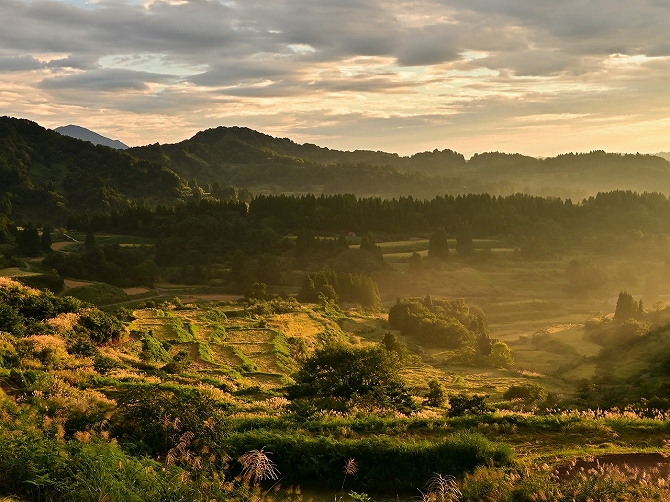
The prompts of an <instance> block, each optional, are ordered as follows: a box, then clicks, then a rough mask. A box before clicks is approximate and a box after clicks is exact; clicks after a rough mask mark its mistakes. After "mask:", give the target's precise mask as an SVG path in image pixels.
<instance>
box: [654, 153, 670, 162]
mask: <svg viewBox="0 0 670 502" xmlns="http://www.w3.org/2000/svg"><path fill="white" fill-rule="evenodd" d="M656 156H657V157H662V158H664V159H665V160H669V161H670V152H658V153H657V154H656Z"/></svg>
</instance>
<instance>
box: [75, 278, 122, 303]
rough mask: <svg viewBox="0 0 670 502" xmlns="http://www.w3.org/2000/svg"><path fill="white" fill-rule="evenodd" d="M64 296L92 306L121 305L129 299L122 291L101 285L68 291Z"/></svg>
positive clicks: (80, 287) (107, 285)
mask: <svg viewBox="0 0 670 502" xmlns="http://www.w3.org/2000/svg"><path fill="white" fill-rule="evenodd" d="M65 294H66V295H67V296H72V297H74V298H77V299H79V300H82V301H85V302H88V303H92V304H93V305H109V304H112V303H122V302H125V301H128V300H129V299H130V297H129V296H128V295H127V294H126V293H125V292H124V291H123V290H122V289H120V288H117V287H115V286H110V285H109V284H103V283H97V284H91V285H90V286H79V287H77V288H72V289H68V290H67V291H66V293H65Z"/></svg>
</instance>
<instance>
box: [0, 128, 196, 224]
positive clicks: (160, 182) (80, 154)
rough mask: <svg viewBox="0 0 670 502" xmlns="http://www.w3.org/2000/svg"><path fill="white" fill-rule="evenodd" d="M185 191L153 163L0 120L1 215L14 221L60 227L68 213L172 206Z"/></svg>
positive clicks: (56, 134)
mask: <svg viewBox="0 0 670 502" xmlns="http://www.w3.org/2000/svg"><path fill="white" fill-rule="evenodd" d="M184 189H185V184H184V182H183V181H182V180H181V179H180V178H179V176H177V175H176V174H175V173H174V172H172V171H170V170H169V169H167V168H165V167H163V166H161V165H159V164H157V163H154V162H149V161H146V160H138V159H135V158H133V157H131V156H129V155H127V154H125V153H122V152H120V151H117V150H114V149H112V148H109V147H105V146H96V145H93V144H92V143H90V142H88V141H82V140H79V139H75V138H71V137H68V136H63V135H61V134H58V133H56V132H54V131H51V130H48V129H45V128H43V127H41V126H39V125H38V124H36V123H34V122H31V121H28V120H23V119H16V118H10V117H0V201H2V207H1V208H0V211H1V212H3V213H5V214H9V213H11V214H12V217H13V219H16V220H19V221H20V220H24V221H26V220H35V221H43V220H47V221H51V222H53V223H58V222H62V223H64V221H65V218H66V217H67V214H68V211H69V210H78V211H81V210H92V211H108V210H109V209H111V208H123V207H126V206H127V205H128V204H129V203H131V202H132V201H139V200H146V201H147V202H148V203H154V204H155V203H174V202H175V201H176V200H177V197H178V196H179V195H180V193H181V191H183V190H184Z"/></svg>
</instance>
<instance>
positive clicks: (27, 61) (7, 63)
mask: <svg viewBox="0 0 670 502" xmlns="http://www.w3.org/2000/svg"><path fill="white" fill-rule="evenodd" d="M43 67H44V64H43V63H42V62H41V61H40V60H39V59H36V58H34V57H32V56H0V72H14V71H30V70H40V69H42V68H43Z"/></svg>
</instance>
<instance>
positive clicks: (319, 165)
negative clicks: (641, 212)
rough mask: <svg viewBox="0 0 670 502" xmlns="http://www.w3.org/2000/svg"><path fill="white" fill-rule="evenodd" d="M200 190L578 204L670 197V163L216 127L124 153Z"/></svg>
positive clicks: (617, 156)
mask: <svg viewBox="0 0 670 502" xmlns="http://www.w3.org/2000/svg"><path fill="white" fill-rule="evenodd" d="M128 152H129V153H130V154H131V155H134V156H136V157H138V158H142V159H146V160H150V161H153V162H159V163H161V164H163V165H166V166H168V167H169V168H170V169H172V170H173V171H175V172H176V173H177V174H179V175H180V176H181V177H182V178H184V179H188V180H195V181H196V182H198V183H200V184H201V185H203V186H204V185H206V184H211V183H216V182H218V183H222V184H224V185H234V186H237V187H244V188H249V189H251V190H252V191H256V192H259V193H278V192H312V193H322V192H325V193H334V192H339V193H354V194H356V195H381V196H387V197H388V196H393V197H395V196H400V195H412V196H414V197H433V196H435V195H444V194H445V193H450V194H454V195H455V194H461V193H476V192H488V193H491V194H493V195H500V194H508V193H512V192H520V191H523V192H527V193H530V194H537V195H555V196H561V197H571V198H574V199H577V200H578V199H581V198H583V197H585V196H588V195H595V194H596V193H598V192H602V191H611V190H634V191H638V192H651V191H659V192H663V193H666V194H670V162H668V160H666V159H663V158H661V157H658V156H653V155H639V154H635V155H621V154H614V153H606V152H604V151H593V152H589V153H585V154H572V153H570V154H565V155H559V156H557V157H549V158H543V159H538V158H535V157H528V156H525V155H520V154H505V153H499V152H486V153H481V154H475V155H474V156H473V157H472V158H471V159H470V160H466V159H465V157H464V156H463V155H461V154H460V153H457V152H454V151H452V150H441V151H440V150H433V151H432V152H431V151H428V152H422V153H417V154H415V155H412V156H407V157H401V156H399V155H397V154H392V153H386V152H374V151H368V150H356V151H353V152H346V151H339V150H331V149H328V148H323V147H319V146H316V145H313V144H309V143H307V144H303V145H300V144H297V143H295V142H293V141H291V140H290V139H287V138H274V137H272V136H268V135H266V134H263V133H260V132H257V131H254V130H251V129H248V128H244V127H217V128H216V129H208V130H206V131H201V132H199V133H197V134H196V135H195V136H193V137H192V138H190V139H188V140H185V141H182V142H181V143H176V144H165V145H160V144H158V143H156V144H153V145H148V146H144V147H136V148H131V149H129V150H128Z"/></svg>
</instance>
